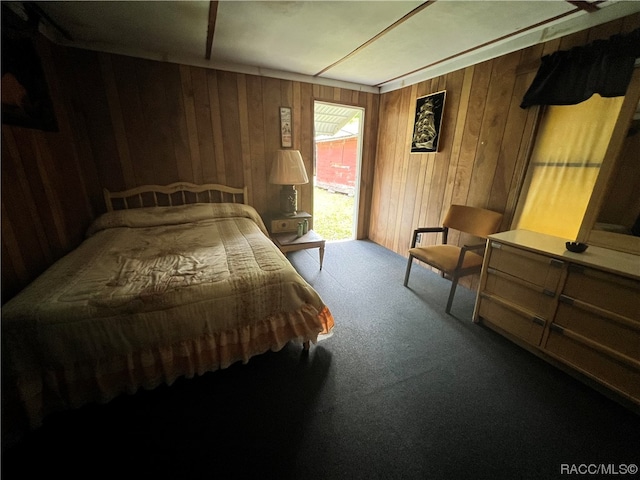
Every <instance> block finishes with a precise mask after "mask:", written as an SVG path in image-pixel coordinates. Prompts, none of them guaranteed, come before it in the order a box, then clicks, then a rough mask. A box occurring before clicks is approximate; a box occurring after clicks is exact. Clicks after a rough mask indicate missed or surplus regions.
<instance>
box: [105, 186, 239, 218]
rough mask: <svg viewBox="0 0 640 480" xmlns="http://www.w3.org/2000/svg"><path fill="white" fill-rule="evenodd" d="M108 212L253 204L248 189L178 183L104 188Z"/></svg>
mask: <svg viewBox="0 0 640 480" xmlns="http://www.w3.org/2000/svg"><path fill="white" fill-rule="evenodd" d="M104 202H105V204H106V206H107V211H108V212H112V211H114V210H123V209H124V210H126V209H129V208H142V207H165V206H174V205H186V204H189V203H244V204H245V205H248V204H249V201H248V195H247V187H243V188H235V187H228V186H226V185H219V184H217V183H204V184H202V185H196V184H194V183H188V182H176V183H172V184H170V185H142V186H140V187H135V188H131V189H129V190H124V191H122V192H111V191H109V190H107V189H106V188H105V189H104Z"/></svg>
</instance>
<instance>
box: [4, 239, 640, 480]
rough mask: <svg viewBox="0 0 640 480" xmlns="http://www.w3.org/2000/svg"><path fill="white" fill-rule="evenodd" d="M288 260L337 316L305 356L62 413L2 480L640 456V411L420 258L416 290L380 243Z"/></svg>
mask: <svg viewBox="0 0 640 480" xmlns="http://www.w3.org/2000/svg"><path fill="white" fill-rule="evenodd" d="M289 258H290V259H291V261H292V263H293V264H294V265H295V266H296V268H298V270H299V271H300V272H301V274H302V275H303V276H304V277H305V278H306V279H307V280H308V281H309V282H310V283H311V284H312V285H313V286H314V287H315V288H316V290H318V292H319V293H320V294H321V296H322V297H323V299H324V300H325V302H326V303H327V304H328V305H329V307H330V308H331V310H332V312H333V315H334V317H335V320H336V329H335V334H334V335H333V336H332V337H331V338H329V339H327V340H324V341H323V342H320V343H319V344H318V345H315V346H312V349H311V352H310V354H309V356H308V357H305V356H304V355H301V350H300V347H299V346H297V345H288V346H287V347H285V349H284V350H282V351H281V352H277V353H267V354H265V355H262V356H259V357H256V358H254V359H252V360H251V361H250V362H249V364H247V365H233V366H232V367H231V368H229V369H226V370H221V371H218V372H213V373H210V374H207V375H204V376H203V377H200V378H196V379H191V380H180V381H178V382H176V383H175V384H174V385H173V386H171V387H162V388H159V389H156V390H154V391H152V392H140V393H138V394H136V395H134V396H125V397H121V398H118V399H116V400H115V401H113V402H111V403H110V404H108V405H104V406H90V407H86V408H83V409H80V410H78V411H74V412H67V413H64V414H59V415H55V416H52V417H50V418H49V419H48V420H47V421H46V422H45V425H44V426H43V427H42V428H41V429H39V430H37V431H35V432H33V433H32V434H31V435H30V436H29V437H27V438H26V439H25V440H24V441H23V442H21V443H20V444H18V445H16V446H14V447H11V448H9V449H6V450H5V451H4V452H3V458H2V464H3V475H2V478H3V479H10V478H31V477H32V476H34V475H38V474H41V473H46V475H47V477H50V478H51V477H55V476H56V475H58V474H59V475H62V476H64V477H65V478H69V477H77V478H99V477H100V476H99V475H98V476H97V475H96V472H99V473H102V474H104V476H110V478H131V477H140V476H144V478H154V477H155V478H171V479H191V478H198V479H199V478H203V479H205V478H206V479H216V478H219V479H233V478H248V479H252V478H256V479H257V478H260V479H269V478H277V479H298V478H300V479H342V478H349V479H396V478H397V479H463V478H474V479H476V478H477V479H481V478H487V479H503V478H504V479H517V478H523V479H527V478H531V479H534V478H535V479H546V478H550V479H551V478H567V475H562V469H563V465H566V466H567V467H564V468H568V467H572V466H575V467H576V468H577V467H579V466H581V465H591V464H605V465H607V466H609V465H611V464H613V465H614V467H616V468H618V467H619V465H620V464H625V465H626V464H636V465H640V455H639V453H638V452H640V448H639V447H638V446H639V445H640V417H638V416H637V415H635V414H633V413H632V412H630V411H629V410H626V409H624V408H623V407H621V406H620V405H618V404H616V403H614V402H612V401H611V400H609V399H607V398H606V397H604V396H602V395H601V394H600V393H598V392H596V391H595V390H592V389H590V388H589V387H587V386H585V385H583V384H582V383H580V382H578V381H576V380H574V379H573V378H572V377H570V376H568V375H566V374H565V373H563V372H561V371H559V370H557V369H555V368H554V367H552V366H550V365H548V364H547V363H546V362H544V361H542V360H540V359H538V358H537V357H535V356H534V355H532V354H530V353H528V352H526V351H524V350H523V349H521V348H519V347H517V346H515V345H513V344H512V343H511V342H509V341H507V340H506V339H504V338H502V337H501V336H500V335H498V334H496V333H494V332H492V331H490V330H488V329H486V328H484V327H482V326H479V325H476V324H473V323H472V322H471V315H472V311H473V304H474V300H475V296H474V294H473V293H472V292H470V291H469V290H467V289H465V288H459V289H458V293H457V295H456V298H455V300H454V305H453V309H452V315H446V314H444V307H445V303H446V297H447V294H448V289H449V286H450V284H449V282H448V281H447V280H444V279H442V278H440V276H438V275H437V274H435V273H433V272H430V271H427V270H426V269H424V268H421V267H419V266H418V267H414V268H413V270H412V276H411V280H410V283H409V286H410V288H405V287H403V286H402V281H403V278H404V268H405V264H406V260H405V259H404V258H403V257H402V256H400V255H397V254H395V253H393V252H390V251H388V250H386V249H384V248H382V247H380V246H378V245H375V244H374V243H372V242H367V241H349V242H335V243H329V244H328V245H327V251H326V255H325V261H324V267H323V270H322V271H319V270H318V252H317V250H308V251H300V252H295V253H292V254H290V257H289ZM84 462H87V463H88V464H90V465H91V466H90V467H88V468H87V467H84V466H83V463H84ZM607 468H610V467H607ZM574 477H575V475H574ZM589 477H590V478H598V476H597V475H589ZM34 478H35V477H34ZM603 478H604V477H603ZM607 478H611V476H607ZM625 478H636V477H634V476H631V475H626V476H625Z"/></svg>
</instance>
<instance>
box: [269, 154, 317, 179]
mask: <svg viewBox="0 0 640 480" xmlns="http://www.w3.org/2000/svg"><path fill="white" fill-rule="evenodd" d="M269 183H273V184H276V185H301V184H303V183H309V177H307V171H306V170H305V169H304V162H303V161H302V155H300V152H299V151H298V150H278V154H277V155H276V160H275V161H274V162H273V165H272V166H271V174H270V175H269Z"/></svg>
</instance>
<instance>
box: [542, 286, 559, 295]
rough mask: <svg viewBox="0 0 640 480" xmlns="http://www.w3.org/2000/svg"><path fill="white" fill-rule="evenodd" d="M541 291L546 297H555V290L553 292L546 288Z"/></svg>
mask: <svg viewBox="0 0 640 480" xmlns="http://www.w3.org/2000/svg"><path fill="white" fill-rule="evenodd" d="M542 293H544V294H545V295H546V296H547V297H555V296H556V292H554V291H553V290H548V289H546V288H545V289H544V290H542Z"/></svg>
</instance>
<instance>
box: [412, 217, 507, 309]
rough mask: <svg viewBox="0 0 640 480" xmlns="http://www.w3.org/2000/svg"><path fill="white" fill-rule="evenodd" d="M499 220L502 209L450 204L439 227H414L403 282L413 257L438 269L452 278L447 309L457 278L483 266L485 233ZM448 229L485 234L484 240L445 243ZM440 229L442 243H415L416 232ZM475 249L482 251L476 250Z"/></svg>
mask: <svg viewBox="0 0 640 480" xmlns="http://www.w3.org/2000/svg"><path fill="white" fill-rule="evenodd" d="M501 222H502V214H501V213H498V212H494V211H492V210H485V209H484V208H477V207H468V206H464V205H451V207H450V208H449V211H448V212H447V215H446V217H445V219H444V222H442V226H441V227H422V228H417V229H415V230H414V231H413V239H412V240H411V248H410V249H409V261H408V262H407V272H406V274H405V276H404V286H405V287H406V286H407V283H408V282H409V274H410V273H411V265H413V259H414V258H415V259H418V260H420V261H421V262H424V263H426V264H427V265H430V266H431V267H434V268H436V269H437V270H440V272H441V273H442V276H443V277H448V278H450V279H451V290H450V291H449V299H448V300H447V308H446V310H445V311H446V312H447V313H449V312H450V311H451V304H452V303H453V296H454V294H455V292H456V287H457V286H458V280H459V279H460V278H461V277H464V276H467V275H472V274H474V273H478V272H480V271H481V270H482V260H483V256H482V253H483V251H484V248H485V245H486V238H487V236H488V235H491V234H493V233H496V232H497V231H498V229H499V228H500V224H501ZM449 229H453V230H457V231H459V232H463V233H468V234H471V235H473V236H475V237H480V238H484V239H485V242H483V243H480V244H478V245H465V246H463V247H458V246H457V245H448V244H447V236H448V233H449ZM440 232H441V233H442V244H439V245H430V246H426V247H416V242H417V239H418V235H420V234H423V233H440ZM476 251H480V252H481V253H480V254H478V253H476Z"/></svg>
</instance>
